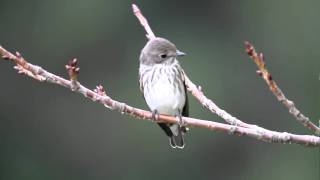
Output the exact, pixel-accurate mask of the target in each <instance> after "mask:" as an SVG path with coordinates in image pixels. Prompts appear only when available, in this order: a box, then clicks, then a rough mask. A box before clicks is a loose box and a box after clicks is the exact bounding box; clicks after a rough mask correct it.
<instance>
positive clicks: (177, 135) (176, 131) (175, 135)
mask: <svg viewBox="0 0 320 180" xmlns="http://www.w3.org/2000/svg"><path fill="white" fill-rule="evenodd" d="M170 129H171V131H172V136H169V141H170V145H171V147H172V148H180V149H183V148H184V145H185V143H184V139H183V134H184V133H185V132H186V128H185V127H181V126H179V125H178V124H173V125H171V126H170Z"/></svg>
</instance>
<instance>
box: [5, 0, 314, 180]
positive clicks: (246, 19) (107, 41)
mask: <svg viewBox="0 0 320 180" xmlns="http://www.w3.org/2000/svg"><path fill="white" fill-rule="evenodd" d="M135 2H136V3H137V4H138V5H139V7H140V8H141V9H142V11H143V13H144V15H145V16H147V18H148V19H149V22H150V25H151V26H152V28H153V30H154V32H155V34H156V35H158V36H161V37H165V38H168V39H170V40H171V41H172V42H174V43H175V44H176V45H177V47H178V48H179V49H180V50H182V51H184V52H187V53H188V56H186V57H184V58H183V59H181V60H180V62H181V64H182V66H183V67H184V69H185V71H186V72H187V74H188V75H189V77H190V78H191V79H192V80H193V81H194V82H195V83H196V84H198V85H201V86H202V87H203V89H204V91H205V93H206V95H207V96H208V97H210V98H212V99H213V100H214V101H215V102H216V103H217V104H218V105H220V106H221V107H222V108H223V109H225V110H227V111H228V112H230V113H231V114H233V115H234V116H236V117H238V118H240V119H242V120H244V121H246V122H249V123H254V124H258V125H261V126H263V127H265V128H269V129H272V130H277V131H287V132H293V133H298V134H310V133H311V132H310V131H308V130H306V129H305V128H304V127H303V126H302V125H300V124H299V123H297V122H296V121H295V120H294V119H293V118H292V117H291V115H290V114H289V113H288V111H287V109H286V108H285V107H283V106H282V105H281V104H280V103H279V102H277V100H276V98H275V97H274V96H273V95H272V94H271V92H270V91H269V90H268V88H267V86H266V84H265V82H264V81H263V80H261V78H259V77H258V76H257V75H256V73H255V70H256V67H255V64H254V63H253V62H251V60H250V59H249V58H248V56H247V55H246V54H245V51H244V46H243V42H244V41H245V40H249V41H251V42H252V43H253V44H254V45H255V47H256V48H257V50H258V51H263V52H264V54H265V56H266V61H267V64H268V68H269V70H270V71H271V72H272V73H273V77H274V78H275V80H276V81H277V82H278V83H279V84H280V87H281V88H282V90H283V91H284V92H285V94H286V95H287V96H288V98H289V99H292V100H294V102H295V103H296V104H297V106H298V108H299V109H300V110H301V111H302V112H303V113H305V114H306V115H307V116H309V117H310V118H311V119H312V120H313V122H314V123H317V122H316V121H317V119H318V118H319V117H320V113H319V106H320V103H319V102H320V101H319V100H320V96H319V91H320V88H319V82H320V81H319V70H320V61H319V57H320V51H319V43H320V37H319V32H320V21H319V17H320V13H319V7H320V1H317V0H306V1H301V0H291V1H277V0H269V1H255V0H244V1H236V0H234V1H226V0H214V1H191V0H190V1H187V0H176V1H173V0H161V1H142V0H139V1H138V0H137V1H135ZM0 3H1V4H0V18H1V21H0V44H1V45H2V46H4V47H5V48H7V49H8V50H10V51H19V52H21V53H22V55H23V56H24V57H25V58H26V59H28V60H29V61H30V62H32V63H34V64H38V65H40V66H42V67H43V68H45V69H47V70H49V71H51V72H53V73H56V74H58V75H61V76H64V77H67V74H66V72H65V68H64V65H65V64H66V63H67V61H68V60H70V59H72V58H74V57H77V58H78V59H79V61H80V67H81V72H80V77H79V80H80V81H81V82H82V83H83V84H84V85H86V86H87V87H90V88H94V87H95V86H96V85H97V84H99V83H101V84H103V85H104V86H105V88H106V90H107V93H108V94H109V95H110V96H111V97H113V98H114V99H117V100H119V101H123V102H126V103H128V104H130V105H132V106H136V107H139V108H147V107H146V104H145V102H144V99H143V97H142V95H141V94H140V92H139V87H138V82H137V81H138V80H137V76H138V75H137V74H138V56H139V54H140V50H141V49H142V47H143V46H144V44H145V43H146V38H145V31H144V29H143V28H142V27H141V26H140V24H139V23H138V21H137V19H136V18H135V16H134V15H133V14H132V12H131V1H124V0H122V1H120V0H91V1H88V0H56V1H45V0H33V1H21V0H20V1H19V0H1V1H0ZM12 67H13V64H11V63H8V62H4V61H0V84H1V93H0V179H1V180H2V179H3V180H19V179H24V180H28V179H30V180H37V179H39V180H40V179H41V180H43V179H45V180H56V179H63V180H64V179H65V180H72V179H74V180H87V179H90V180H100V179H155V180H157V179H159V180H160V179H217V180H219V179H223V180H234V179H237V180H257V179H259V180H270V179H275V180H278V179H290V180H301V179H304V180H318V179H319V178H320V177H319V176H320V175H319V171H320V170H319V169H320V167H319V164H320V163H319V158H320V155H319V149H317V148H305V147H302V146H298V145H281V144H269V143H264V142H261V141H257V140H255V139H252V138H248V137H237V136H230V135H227V134H224V133H217V132H210V131H208V130H206V129H191V132H190V133H189V134H188V135H187V136H186V142H187V146H186V148H185V149H184V150H176V149H171V148H170V146H169V145H168V140H167V138H166V137H165V135H164V133H163V132H162V131H161V130H160V128H158V126H157V125H155V124H154V123H149V122H145V121H140V120H135V119H134V118H132V117H129V116H124V115H121V114H120V113H118V112H114V111H109V110H108V109H106V108H104V107H103V106H101V105H100V104H97V103H93V102H91V101H89V100H87V99H85V98H83V97H82V96H80V95H79V94H75V93H72V92H71V91H69V90H67V89H65V88H62V87H59V86H56V85H52V84H46V83H39V82H36V81H35V80H32V79H30V78H27V77H24V76H21V75H18V74H17V73H16V72H15V71H14V70H13V69H12ZM190 100H191V105H190V106H191V109H190V111H191V116H192V117H196V118H201V119H209V120H213V121H218V122H223V121H222V120H221V119H220V118H219V117H217V116H215V115H213V114H210V113H209V112H208V111H207V110H205V109H203V108H202V107H201V106H200V105H199V103H198V102H197V101H195V99H194V98H192V97H191V98H190Z"/></svg>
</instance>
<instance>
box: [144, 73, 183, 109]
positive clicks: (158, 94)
mask: <svg viewBox="0 0 320 180" xmlns="http://www.w3.org/2000/svg"><path fill="white" fill-rule="evenodd" d="M169 79H170V77H168V76H165V75H162V76H161V77H159V78H155V79H154V81H152V83H150V84H148V85H147V86H148V87H146V86H145V87H144V97H145V100H146V102H147V104H148V106H149V108H150V109H151V110H152V111H154V110H157V111H158V113H160V114H167V115H178V113H179V110H180V112H181V111H182V109H183V107H184V105H185V92H184V84H183V82H182V80H181V81H179V83H180V84H179V86H180V87H181V88H180V91H179V90H178V87H177V86H175V87H174V86H173V85H172V84H171V82H173V80H174V78H171V79H170V80H169ZM181 90H182V92H181ZM147 92H148V93H147Z"/></svg>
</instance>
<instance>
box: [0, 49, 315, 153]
mask: <svg viewBox="0 0 320 180" xmlns="http://www.w3.org/2000/svg"><path fill="white" fill-rule="evenodd" d="M0 55H2V57H5V59H7V60H10V61H12V62H14V63H15V64H16V66H19V67H20V69H21V70H22V71H28V72H29V73H24V74H25V75H26V76H29V77H31V78H33V79H36V80H39V79H38V78H36V77H41V78H42V80H41V82H49V83H53V84H57V85H60V86H64V87H66V88H69V89H71V90H72V91H74V92H77V93H80V94H82V95H83V96H84V97H86V98H89V99H91V100H92V101H94V102H99V103H101V104H103V105H105V106H106V107H108V108H110V109H112V110H116V111H119V112H121V113H125V114H128V115H130V116H133V117H137V118H140V119H144V120H149V121H153V120H152V113H151V112H149V111H146V110H142V109H138V108H135V107H132V106H129V105H127V104H125V103H122V102H119V101H116V100H113V99H111V98H110V97H109V96H108V95H107V94H106V92H105V90H104V89H103V87H102V86H101V85H99V86H97V89H96V90H94V91H93V90H90V89H88V88H86V87H84V86H83V85H81V84H80V83H79V82H78V81H77V80H76V79H77V78H76V77H77V76H78V74H79V69H78V67H77V66H76V65H77V62H76V61H75V60H73V61H71V62H69V64H68V65H67V66H66V67H67V70H68V73H69V76H70V79H71V80H66V79H64V78H62V77H60V76H57V75H55V74H52V73H50V72H48V71H46V70H45V69H43V68H41V67H39V66H36V65H33V64H31V63H28V62H27V61H26V60H25V59H24V58H23V57H22V56H21V55H20V56H15V55H13V54H11V53H10V52H9V51H7V50H5V49H4V48H2V47H0ZM70 71H71V72H70ZM73 81H74V82H76V84H77V88H74V82H73ZM182 120H183V123H184V125H185V126H187V127H200V128H206V129H210V130H213V131H221V132H225V133H228V134H233V135H239V136H242V135H244V136H249V137H252V138H256V139H258V140H261V141H265V142H273V143H296V144H300V145H305V146H309V147H317V146H320V137H316V136H310V135H296V134H290V133H286V132H282V133H281V132H276V131H269V130H265V129H263V128H245V127H239V126H234V125H228V124H222V123H217V122H212V121H207V120H201V119H195V118H190V117H183V118H182ZM153 122H154V121H153ZM156 122H166V123H178V120H177V119H176V117H173V116H166V115H159V118H158V120H157V121H156Z"/></svg>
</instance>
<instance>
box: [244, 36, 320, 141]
mask: <svg viewBox="0 0 320 180" xmlns="http://www.w3.org/2000/svg"><path fill="white" fill-rule="evenodd" d="M245 46H246V51H247V54H248V55H249V56H250V57H251V59H252V60H253V61H254V63H256V65H257V67H258V69H259V70H257V74H258V75H259V76H261V77H262V78H263V79H264V80H265V82H266V83H267V85H268V87H269V89H270V90H271V92H272V93H273V95H275V96H276V97H277V99H278V101H280V102H281V103H282V104H283V105H284V106H285V107H286V108H288V110H289V113H290V114H292V115H293V117H295V119H296V120H297V121H298V122H300V123H301V124H303V125H304V126H305V127H307V128H309V129H310V130H312V131H314V132H315V133H316V134H318V135H320V128H319V127H317V125H315V124H313V123H312V122H311V121H310V120H309V118H308V117H306V116H305V115H303V114H302V113H301V112H300V111H299V110H298V109H297V108H296V106H295V105H294V103H293V101H290V100H289V99H288V98H286V96H285V95H284V94H283V92H282V91H281V89H280V88H279V86H278V85H277V83H276V82H275V81H274V80H273V78H272V76H271V73H270V72H269V71H268V70H267V68H266V64H265V60H264V56H263V54H262V53H260V54H258V53H257V52H256V50H255V48H254V47H253V45H252V44H251V43H249V42H248V41H246V42H245Z"/></svg>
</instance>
